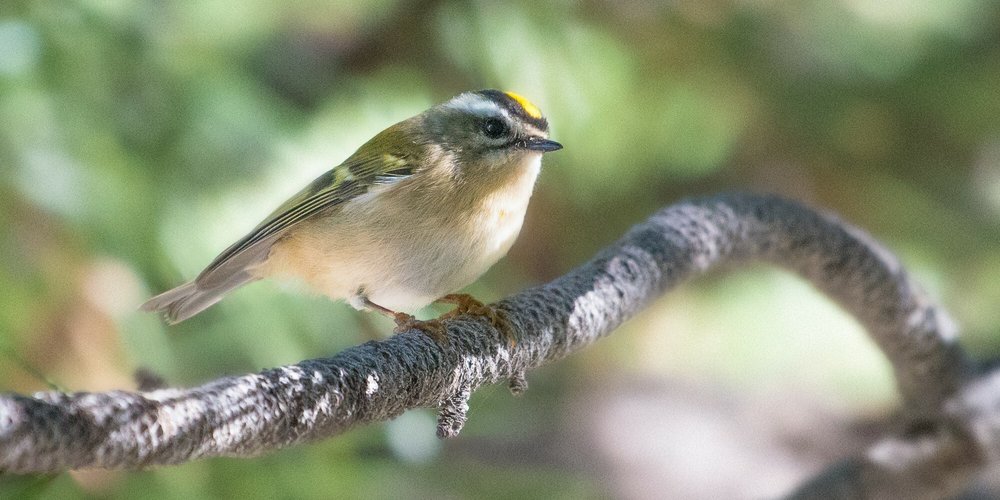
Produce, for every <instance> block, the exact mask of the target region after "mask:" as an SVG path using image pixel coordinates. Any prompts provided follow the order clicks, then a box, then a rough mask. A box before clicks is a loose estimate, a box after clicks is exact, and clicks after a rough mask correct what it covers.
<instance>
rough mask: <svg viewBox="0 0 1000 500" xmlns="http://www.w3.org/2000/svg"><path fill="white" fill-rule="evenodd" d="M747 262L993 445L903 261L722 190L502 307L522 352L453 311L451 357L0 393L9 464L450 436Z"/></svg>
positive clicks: (17, 468)
mask: <svg viewBox="0 0 1000 500" xmlns="http://www.w3.org/2000/svg"><path fill="white" fill-rule="evenodd" d="M751 259H753V260H764V261H767V262H771V263H774V264H777V265H780V266H782V267H785V268H788V269H790V270H792V271H794V272H797V273H798V274H800V275H801V276H803V277H804V278H805V279H807V280H809V281H810V282H812V283H813V284H814V285H815V286H816V287H818V288H819V289H820V290H822V291H823V292H825V293H826V294H827V295H829V296H830V297H831V298H832V299H833V300H835V301H836V302H837V303H839V304H840V305H841V306H842V307H843V308H844V309H845V310H847V311H848V312H849V313H851V314H853V315H854V316H855V317H856V318H857V319H858V320H859V321H860V322H861V323H862V325H863V326H864V327H865V328H866V329H867V331H868V333H869V334H870V335H871V337H872V338H873V339H874V341H875V342H876V344H877V345H878V346H879V348H880V349H881V350H882V351H883V352H884V353H885V355H886V357H887V358H888V359H889V361H890V362H891V364H892V367H893V370H894V373H895V376H896V380H897V384H898V386H899V390H900V392H901V394H902V397H903V401H904V403H905V404H906V406H907V408H909V409H910V410H912V412H913V414H915V415H919V416H920V418H921V419H922V420H921V421H925V422H929V421H933V422H939V421H940V418H939V416H940V415H947V418H948V421H949V422H950V425H951V426H952V427H954V428H956V429H964V431H963V432H962V433H959V434H961V435H962V436H974V437H971V438H969V439H965V440H964V441H962V442H976V443H979V445H980V446H981V445H982V443H981V441H982V436H987V435H988V436H989V437H990V438H991V439H993V440H994V441H997V440H1000V439H998V438H997V436H998V434H1000V431H998V428H1000V424H998V423H997V422H996V420H1000V418H998V417H996V416H995V415H994V414H995V413H998V410H996V408H997V406H993V407H992V408H986V407H983V408H980V407H979V406H976V405H977V404H980V403H979V402H981V401H984V399H982V398H974V399H975V401H976V402H977V403H975V404H970V401H969V398H970V397H971V396H969V394H970V393H969V392H968V391H969V390H970V389H969V388H970V387H979V388H980V389H979V390H980V392H984V393H988V394H989V397H991V398H992V399H989V398H987V399H989V400H990V401H995V400H998V399H1000V398H998V397H997V396H995V395H994V394H997V393H1000V388H998V387H997V385H1000V384H998V383H996V382H994V383H993V384H992V385H991V386H989V388H988V389H982V387H983V383H982V380H984V379H983V378H982V377H972V376H971V370H970V368H969V363H968V362H967V361H966V359H965V356H964V354H963V351H962V349H961V348H960V346H959V345H958V344H957V343H956V342H955V335H954V327H953V326H952V324H951V322H950V321H949V320H948V318H947V315H946V314H945V313H944V311H942V310H941V309H939V308H938V307H936V306H935V305H934V304H932V303H931V301H930V300H929V299H928V298H927V297H926V296H925V295H924V294H923V292H922V291H921V290H919V288H918V287H917V286H916V285H915V284H914V283H913V282H912V281H911V279H910V277H909V276H908V275H907V273H906V272H905V271H904V270H903V269H902V268H901V266H900V265H899V263H898V261H897V260H896V259H895V257H893V256H892V255H891V254H890V253H889V252H888V251H886V250H885V249H883V248H882V247H881V246H879V245H878V244H877V243H876V242H875V241H873V240H872V239H871V238H870V237H869V236H868V235H866V234H865V233H863V232H862V231H860V230H858V229H856V228H853V227H851V226H849V225H847V224H845V223H843V222H841V221H839V220H837V219H836V218H835V217H832V216H830V215H824V214H819V213H816V212H814V211H812V210H810V209H808V208H805V207H803V206H801V205H799V204H796V203H793V202H790V201H786V200H783V199H780V198H776V197H767V196H755V195H746V194H729V195H720V196H715V197H710V198H704V199H698V200H691V201H685V202H681V203H678V204H676V205H673V206H670V207H667V208H665V209H663V210H661V211H659V212H658V213H656V214H654V215H653V216H652V217H650V218H649V219H648V220H646V221H645V222H643V223H641V224H639V225H637V226H635V227H633V228H632V229H631V230H630V231H629V232H628V233H627V234H626V235H625V236H624V237H623V238H622V239H621V240H619V241H618V242H616V243H615V244H613V245H611V246H609V247H607V248H606V249H604V250H603V251H601V252H600V253H599V254H598V255H596V256H595V257H594V258H593V259H592V260H591V261H590V262H588V263H586V264H584V265H583V266H580V267H578V268H577V269H575V270H573V271H572V272H570V273H569V274H567V275H565V276H563V277H561V278H559V279H557V280H555V281H553V282H551V283H548V284H546V285H542V286H539V287H537V288H532V289H529V290H526V291H524V292H521V293H519V294H516V295H514V296H512V297H509V298H507V299H505V300H503V301H501V302H499V303H498V306H499V307H500V308H501V309H503V310H504V311H506V312H507V315H508V317H509V320H510V324H511V326H512V328H513V330H514V332H515V333H516V335H517V337H518V342H517V344H516V345H515V346H509V345H508V344H507V342H506V341H505V337H504V336H503V334H502V333H501V332H498V331H497V330H496V329H495V328H493V327H492V326H491V325H490V324H489V322H488V321H485V320H481V319H476V318H470V317H458V318H455V319H452V320H448V321H446V322H445V324H446V325H447V328H448V334H449V337H450V339H451V341H450V344H449V345H448V346H446V347H442V346H440V345H437V344H436V343H434V342H433V341H431V340H430V339H429V338H427V336H425V335H423V334H421V333H419V332H415V331H411V332H407V333H403V334H399V335H395V336H393V337H391V338H389V339H386V340H383V341H379V342H367V343H365V344H363V345H360V346H356V347H353V348H350V349H347V350H345V351H343V352H341V353H339V354H337V355H335V356H333V357H330V358H323V359H315V360H308V361H303V362H301V363H298V364H295V365H290V366H284V367H280V368H275V369H271V370H266V371H264V372H261V373H259V374H254V375H245V376H240V377H227V378H222V379H218V380H215V381H212V382H209V383H207V384H205V385H203V386H201V387H196V388H193V389H161V390H155V391H150V392H124V391H112V392H106V393H73V394H65V393H59V392H42V393H37V394H35V395H34V396H31V397H28V396H22V395H16V394H11V395H2V396H0V470H7V471H11V472H43V471H58V470H64V469H67V468H83V467H105V468H139V467H144V466H147V465H154V464H176V463H182V462H186V461H189V460H192V459H195V458H200V457H209V456H220V455H225V456H253V455H257V454H260V453H264V452H267V451H270V450H274V449H276V448H280V447H283V446H288V445H291V444H294V443H300V442H305V441H312V440H316V439H321V438H325V437H329V436H331V435H334V434H337V433H340V432H343V431H345V430H347V429H349V428H351V427H353V426H356V425H361V424H365V423H369V422H377V421H385V420H388V419H391V418H393V417H395V416H397V415H399V414H401V413H402V412H404V411H406V410H407V409H410V408H418V407H436V408H439V409H440V416H439V422H438V434H439V435H441V436H454V435H456V434H458V432H459V431H460V430H461V428H462V425H463V423H464V422H465V419H466V411H467V408H468V399H469V396H470V395H471V393H472V392H474V391H475V390H476V389H477V388H479V387H480V386H482V385H484V384H492V383H496V382H498V381H501V380H505V379H506V380H509V381H510V386H511V388H512V390H524V388H525V387H526V383H525V378H524V374H525V372H526V371H527V370H530V369H532V368H535V367H537V366H540V365H543V364H545V363H548V362H551V361H555V360H557V359H560V358H563V357H565V356H567V355H569V354H571V353H573V352H575V351H577V350H579V349H581V348H583V347H585V346H588V345H590V344H591V343H593V342H594V341H596V340H597V339H598V338H600V337H602V336H605V335H608V334H609V333H611V332H612V331H613V330H614V329H615V328H616V327H618V325H620V324H621V323H622V322H624V321H626V320H628V319H629V318H631V317H633V316H634V315H635V314H636V313H637V312H638V311H640V310H641V309H643V308H644V307H645V306H646V305H647V304H648V303H649V302H651V301H652V300H654V299H656V298H657V297H659V296H660V295H661V294H663V293H664V292H666V291H667V290H670V289H671V288H673V287H675V286H677V285H678V284H680V283H681V282H683V281H684V280H686V279H687V278H689V277H693V276H697V275H700V274H703V273H704V272H706V271H707V270H709V269H712V268H715V267H718V266H720V265H731V264H736V263H742V262H745V261H747V260H751ZM980 406H981V405H980ZM973 407H975V408H979V410H977V411H978V412H979V413H980V414H983V415H994V416H993V420H992V421H988V422H987V421H986V420H984V419H979V420H978V422H980V424H981V426H980V428H979V429H978V430H976V431H975V432H973V431H971V430H969V428H968V427H967V424H968V421H969V419H968V418H966V417H968V415H970V414H973V413H977V411H973V410H971V409H970V408H973ZM942 410H945V412H944V413H942ZM991 412H992V413H991ZM935 425H937V424H935ZM935 428H938V427H935ZM977 433H978V434H977ZM991 433H992V434H991ZM956 435H958V434H956ZM975 436H978V437H975ZM901 439H903V440H904V441H905V442H906V443H912V442H913V441H912V439H908V438H901ZM921 439H926V437H921ZM993 446H994V448H996V445H993ZM926 450H927V448H926V447H925V448H924V451H926ZM911 455H912V454H911ZM995 456H996V455H994V458H995ZM925 458H926V457H925ZM897 462H898V461H897ZM974 462H975V463H976V464H980V463H982V460H981V459H977V460H974ZM894 463H896V462H894ZM855 465H856V464H855ZM855 465H852V466H841V467H839V468H837V469H836V470H831V472H828V473H827V474H825V475H824V476H822V478H821V479H823V478H826V479H829V480H831V481H833V480H834V479H836V480H838V481H840V482H839V483H836V484H853V483H849V481H850V480H852V478H856V477H857V473H860V472H864V474H868V476H865V477H866V478H868V479H866V480H869V479H870V476H871V472H870V471H869V470H868V469H865V468H864V467H860V466H855ZM838 471H840V472H838ZM843 471H846V472H843ZM852 471H853V472H852ZM859 471H860V472H859ZM837 478H839V479H837ZM824 480H825V479H824ZM824 484H827V486H823V488H827V487H828V486H829V485H830V484H834V483H829V484H828V483H824ZM852 491H853V490H852ZM859 491H861V490H859ZM807 493H808V491H806V490H803V491H802V492H800V494H807Z"/></svg>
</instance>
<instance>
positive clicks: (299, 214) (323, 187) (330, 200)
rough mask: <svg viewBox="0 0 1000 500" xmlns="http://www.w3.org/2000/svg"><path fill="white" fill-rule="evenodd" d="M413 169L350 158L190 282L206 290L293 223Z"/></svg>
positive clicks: (391, 160)
mask: <svg viewBox="0 0 1000 500" xmlns="http://www.w3.org/2000/svg"><path fill="white" fill-rule="evenodd" d="M387 132H388V131H387ZM381 135H382V134H380V136H381ZM380 136H376V138H375V139H372V142H374V141H376V140H378V139H382V140H384V139H385V138H384V137H380ZM403 144H406V143H403ZM371 150H375V151H378V150H382V148H377V147H376V148H366V147H362V148H361V150H359V151H371ZM383 151H384V150H383ZM415 164H416V160H415V158H414V154H413V152H412V151H410V152H407V153H398V154H389V153H386V154H378V155H359V154H358V153H355V154H354V155H353V156H351V157H350V158H348V159H347V161H345V162H344V163H342V164H341V165H338V166H337V167H336V168H334V169H333V170H330V171H329V172H326V173H325V174H323V175H321V176H319V177H317V178H316V179H315V180H314V181H312V182H311V183H309V185H308V186H306V188H305V189H303V190H302V191H300V192H299V193H298V194H296V195H295V196H292V197H291V198H290V199H289V200H288V201H286V202H285V203H283V204H282V205H281V206H280V207H278V209H277V210H275V211H274V212H273V213H272V214H271V215H270V216H268V217H267V218H266V219H264V221H263V222H261V223H260V224H258V225H257V227H255V228H254V229H253V231H251V232H250V234H248V235H246V236H244V237H243V238H242V239H240V240H239V241H237V242H236V243H234V244H232V245H231V246H230V247H229V248H227V249H225V250H224V251H223V252H222V253H221V254H219V256H218V257H216V258H215V260H213V261H212V263H211V264H209V265H208V267H207V268H205V270H204V271H202V272H201V274H200V275H198V278H197V280H195V281H196V282H197V283H198V286H199V287H200V288H211V287H213V286H214V285H216V284H218V283H222V282H224V281H225V280H226V279H228V277H229V276H231V275H233V274H234V273H237V272H241V271H244V270H246V268H247V267H248V266H250V265H253V264H257V263H259V262H262V261H263V260H264V259H266V258H267V253H268V252H270V248H271V245H272V244H274V242H276V241H277V240H278V239H279V238H280V237H281V236H282V235H284V234H285V233H286V232H287V231H288V230H289V229H290V228H292V227H294V226H295V225H296V224H298V223H299V222H301V221H303V220H306V219H308V218H309V217H311V216H313V215H316V214H317V213H320V212H323V211H327V210H329V209H332V208H334V207H337V206H339V205H341V204H343V203H345V202H347V201H350V200H351V199H353V198H355V197H357V196H360V195H362V194H365V193H366V192H368V190H369V189H370V188H371V187H373V186H376V185H379V184H386V183H392V182H396V181H399V180H402V179H404V178H406V177H408V176H409V175H411V174H412V173H413V170H414V165H415Z"/></svg>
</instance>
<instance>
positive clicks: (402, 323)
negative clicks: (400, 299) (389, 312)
mask: <svg viewBox="0 0 1000 500" xmlns="http://www.w3.org/2000/svg"><path fill="white" fill-rule="evenodd" d="M393 321H395V322H396V328H394V329H393V330H392V332H393V333H403V332H406V331H409V330H420V331H421V332H423V334H424V335H427V336H428V337H430V338H431V339H432V340H434V341H435V342H437V343H438V344H439V345H441V346H446V345H448V330H447V329H446V328H445V327H444V323H441V320H439V319H428V320H419V319H417V318H414V317H413V316H411V315H409V314H406V313H393Z"/></svg>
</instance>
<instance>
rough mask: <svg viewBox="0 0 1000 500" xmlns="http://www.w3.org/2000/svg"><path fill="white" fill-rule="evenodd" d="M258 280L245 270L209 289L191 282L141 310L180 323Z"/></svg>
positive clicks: (142, 307)
mask: <svg viewBox="0 0 1000 500" xmlns="http://www.w3.org/2000/svg"><path fill="white" fill-rule="evenodd" d="M257 279H258V278H257V277H256V276H253V275H252V274H250V273H249V272H247V271H245V270H244V271H240V272H237V273H234V274H233V275H232V276H230V277H229V278H227V279H226V280H224V281H223V282H221V283H218V284H216V285H213V286H211V287H208V288H202V287H200V286H199V285H198V280H195V281H190V282H188V283H185V284H183V285H181V286H179V287H177V288H174V289H172V290H167V291H166V292H163V293H161V294H159V295H157V296H156V297H153V298H151V299H149V300H148V301H146V303H145V304H143V305H142V306H140V307H139V308H140V309H142V310H143V311H150V312H163V316H164V317H165V318H166V319H167V323H170V324H174V323H180V322H181V321H184V320H186V319H188V318H190V317H191V316H194V315H195V314H198V313H200V312H202V311H204V310H205V309H208V308H209V307H210V306H211V305H212V304H215V303H216V302H218V301H220V300H222V297H224V296H225V295H226V294H227V293H229V292H231V291H233V290H235V289H237V288H239V287H241V286H243V285H245V284H247V283H249V282H251V281H256V280H257Z"/></svg>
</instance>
